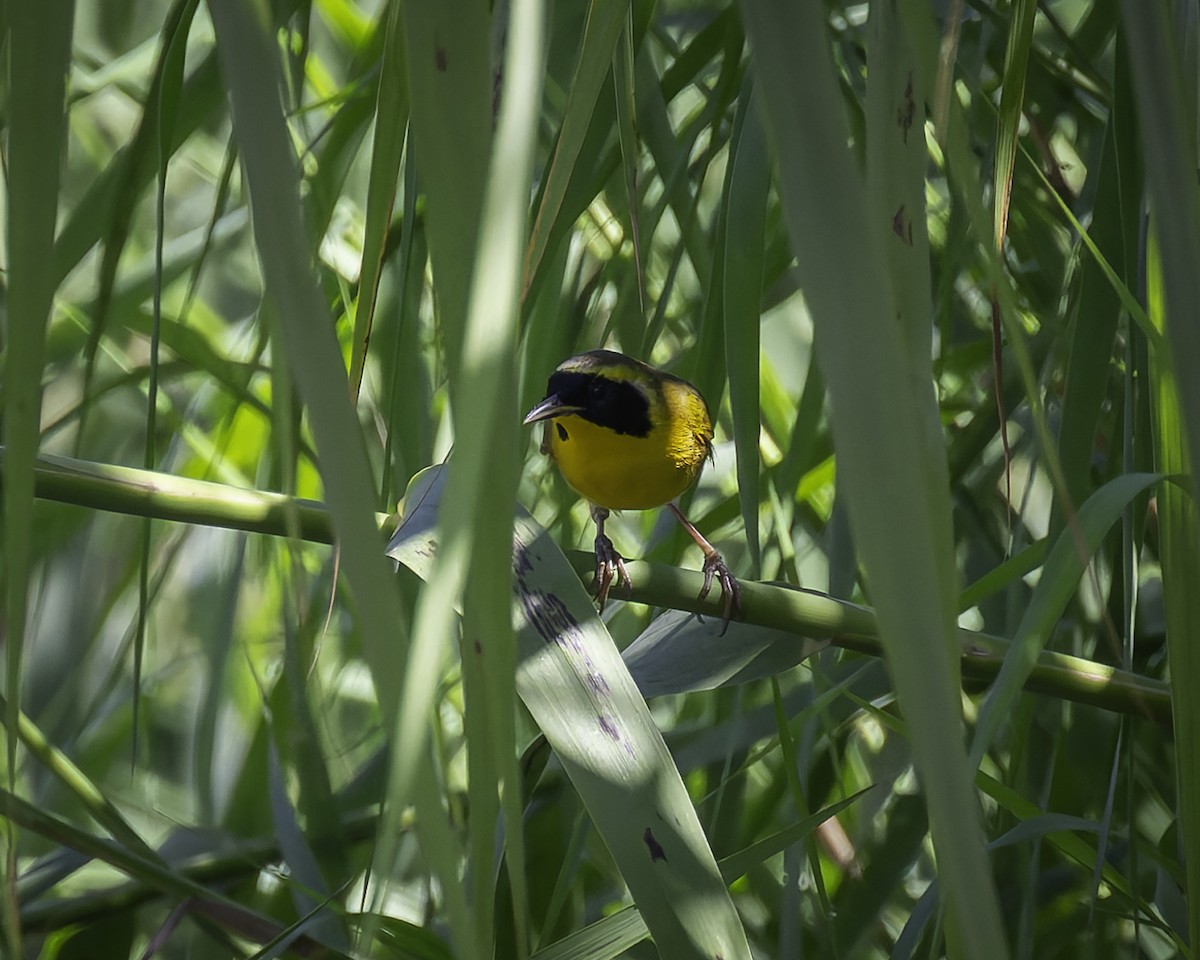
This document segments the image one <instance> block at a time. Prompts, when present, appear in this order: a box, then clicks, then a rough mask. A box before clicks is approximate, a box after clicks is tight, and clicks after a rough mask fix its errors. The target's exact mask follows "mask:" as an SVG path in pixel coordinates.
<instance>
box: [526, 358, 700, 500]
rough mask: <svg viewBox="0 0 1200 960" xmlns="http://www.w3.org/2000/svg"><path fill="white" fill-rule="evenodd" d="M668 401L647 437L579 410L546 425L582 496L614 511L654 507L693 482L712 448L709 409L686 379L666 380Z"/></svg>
mask: <svg viewBox="0 0 1200 960" xmlns="http://www.w3.org/2000/svg"><path fill="white" fill-rule="evenodd" d="M662 400H663V403H662V404H655V405H654V407H653V408H652V427H651V430H650V433H649V434H648V435H646V436H643V437H637V436H631V435H629V434H622V433H617V432H616V431H615V430H612V429H610V428H608V427H602V426H598V425H597V424H594V423H592V422H590V421H588V420H584V419H583V418H582V417H579V416H575V415H574V414H570V415H567V416H561V417H555V418H554V419H552V420H550V421H548V422H547V423H546V439H547V446H548V447H549V451H550V455H551V456H552V457H554V460H555V462H556V463H557V464H558V468H559V470H561V471H562V475H563V477H564V478H565V479H566V481H567V483H569V484H570V485H571V487H572V488H573V489H574V490H576V491H577V492H578V493H579V494H580V496H582V497H585V498H586V499H588V500H590V501H591V502H592V503H594V504H597V505H598V506H601V507H607V508H608V509H610V510H648V509H650V508H651V507H659V506H662V505H663V504H664V503H667V502H668V501H670V500H674V499H675V498H676V497H677V496H679V495H680V494H681V493H683V491H684V490H686V489H687V488H688V487H689V486H691V484H692V483H693V482H694V481H695V479H696V477H697V476H698V475H699V473H700V469H701V467H703V466H704V460H705V458H706V457H707V456H708V453H709V450H710V449H711V446H712V436H713V430H712V423H711V422H710V421H709V418H708V411H707V409H706V408H705V405H704V401H703V399H701V397H700V395H699V394H698V393H696V392H695V390H694V389H692V388H691V387H690V386H689V385H688V384H685V383H683V382H682V381H679V382H676V381H669V382H667V383H664V384H663V394H662Z"/></svg>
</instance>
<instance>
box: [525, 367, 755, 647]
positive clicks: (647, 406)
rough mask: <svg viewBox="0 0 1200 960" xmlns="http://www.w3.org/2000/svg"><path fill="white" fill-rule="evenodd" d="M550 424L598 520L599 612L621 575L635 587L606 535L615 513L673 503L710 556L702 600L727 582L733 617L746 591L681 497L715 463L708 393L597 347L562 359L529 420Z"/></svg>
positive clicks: (565, 468) (564, 462) (557, 453)
mask: <svg viewBox="0 0 1200 960" xmlns="http://www.w3.org/2000/svg"><path fill="white" fill-rule="evenodd" d="M538 421H545V424H546V427H545V432H544V434H543V436H542V453H545V454H549V455H550V457H551V458H553V460H554V462H555V463H556V464H558V469H559V470H560V471H561V472H562V475H563V478H564V479H565V480H566V481H567V483H569V484H570V485H571V487H572V488H573V489H574V490H575V491H576V492H577V493H578V494H579V495H580V496H582V497H583V498H585V499H586V500H587V501H588V502H589V503H590V504H591V512H592V519H593V520H594V521H595V522H596V588H597V591H596V592H597V597H598V599H599V601H600V609H601V610H603V609H604V603H605V601H606V600H607V599H608V590H609V587H610V586H611V585H612V582H613V579H614V578H617V577H619V578H620V580H621V583H622V584H624V585H625V587H626V588H627V589H628V588H630V587H631V586H632V585H631V584H630V581H629V574H628V572H627V571H626V569H625V561H624V558H623V557H622V556H621V555H620V554H619V553H617V551H616V550H615V549H614V547H613V543H612V541H611V540H610V539H609V538H608V537H607V536H605V535H604V521H605V520H607V519H608V515H609V512H610V511H612V510H649V509H651V508H652V507H661V506H662V505H663V504H666V505H668V506H669V507H670V508H671V510H672V512H673V513H674V514H675V516H676V517H677V518H678V519H679V522H680V523H682V524H683V526H684V529H686V530H687V532H688V533H689V534H691V536H692V539H693V540H695V541H696V543H697V544H698V545H699V547H700V549H701V550H702V551H703V552H704V587H703V589H701V591H700V597H701V599H703V598H704V597H706V596H708V592H709V590H710V589H711V588H712V582H713V580H714V579H716V580H717V582H718V583H720V585H721V597H722V599H723V601H724V608H725V622H726V626H728V623H729V619H730V617H731V616H732V615H733V613H734V612H735V611H738V610H739V608H740V598H741V592H740V590H739V588H738V583H737V580H735V579H734V577H733V575H732V574H731V573H730V572H729V568H728V567H727V566H726V565H725V561H724V559H723V558H722V557H721V554H720V553H718V552H717V550H716V548H715V547H713V545H712V544H711V543H709V542H708V541H707V540H706V539H705V538H704V536H703V535H702V534H701V533H700V531H699V530H697V529H696V528H695V527H694V526H693V525H692V524H691V523H690V522H688V519H687V518H686V517H685V516H684V515H683V513H682V511H680V509H679V507H678V506H676V505H675V503H673V502H672V501H674V499H675V498H676V497H678V496H679V495H680V494H681V493H683V491H685V490H686V489H687V488H688V487H690V486H691V485H692V484H693V483H694V482H695V481H696V478H697V477H698V476H699V475H700V470H701V468H702V467H703V466H704V461H705V460H709V459H712V438H713V427H712V420H711V419H710V417H709V415H708V406H707V405H706V404H705V402H704V397H702V396H701V395H700V391H699V390H697V389H696V388H695V387H694V386H692V385H691V384H690V383H688V382H687V381H686V380H682V379H680V378H679V377H676V376H673V375H672V374H669V373H667V372H665V371H663V370H658V369H656V368H654V367H651V366H649V365H648V364H645V363H642V362H641V361H640V360H634V359H633V358H632V357H627V356H625V354H623V353H616V352H614V351H612V350H591V351H589V352H588V353H581V354H579V355H578V356H575V357H570V358H569V359H567V360H564V361H563V362H562V363H560V364H559V365H558V367H557V368H556V369H555V371H554V373H552V374H551V375H550V381H549V383H548V384H547V386H546V398H545V399H544V400H543V401H542V402H541V403H539V404H538V405H537V406H536V407H534V408H533V409H532V410H530V411H529V413H528V414H526V416H525V423H526V424H530V423H536V422H538Z"/></svg>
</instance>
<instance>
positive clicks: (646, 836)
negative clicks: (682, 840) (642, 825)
mask: <svg viewBox="0 0 1200 960" xmlns="http://www.w3.org/2000/svg"><path fill="white" fill-rule="evenodd" d="M642 842H643V843H645V844H646V847H647V848H648V849H649V850H650V859H651V860H652V861H657V860H663V861H666V859H667V852H666V851H665V850H664V849H663V848H662V844H661V843H659V842H658V841H657V840H655V839H654V831H653V830H651V829H650V828H649V827H647V828H646V832H645V833H643V834H642Z"/></svg>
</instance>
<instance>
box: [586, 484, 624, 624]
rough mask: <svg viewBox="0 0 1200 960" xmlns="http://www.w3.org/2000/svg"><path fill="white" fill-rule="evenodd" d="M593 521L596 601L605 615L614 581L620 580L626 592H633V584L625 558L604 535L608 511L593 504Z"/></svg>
mask: <svg viewBox="0 0 1200 960" xmlns="http://www.w3.org/2000/svg"><path fill="white" fill-rule="evenodd" d="M592 519H593V520H594V521H596V599H597V600H598V601H599V602H600V612H601V613H603V612H604V604H605V603H607V602H608V588H609V587H611V586H612V582H613V580H614V579H620V581H621V583H622V585H623V586H624V587H625V589H626V590H633V584H632V583H631V582H630V581H629V571H627V570H626V569H625V558H624V557H622V556H621V555H620V554H619V553H617V551H616V548H615V547H614V546H613V542H612V541H611V540H609V539H608V537H606V536H605V535H604V521H605V520H607V519H608V509H607V508H605V507H598V506H596V505H595V504H592Z"/></svg>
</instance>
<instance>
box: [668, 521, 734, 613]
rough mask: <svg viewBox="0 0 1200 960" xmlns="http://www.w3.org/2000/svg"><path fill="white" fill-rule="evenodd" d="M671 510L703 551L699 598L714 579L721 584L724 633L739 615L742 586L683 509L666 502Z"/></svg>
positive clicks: (704, 595)
mask: <svg viewBox="0 0 1200 960" xmlns="http://www.w3.org/2000/svg"><path fill="white" fill-rule="evenodd" d="M667 506H668V507H670V508H671V512H672V513H674V514H675V517H676V519H677V520H678V521H679V522H680V523H682V524H683V529H684V530H686V531H687V532H688V533H689V534H691V536H692V539H693V540H695V541H696V545H697V546H698V547H699V548H700V549H701V551H703V553H704V586H703V587H701V588H700V599H701V600H703V599H704V598H705V597H707V596H708V591H709V590H711V589H712V583H713V580H714V579H715V580H716V581H717V583H719V584H720V585H721V599H722V600H723V601H724V611H723V613H724V617H725V626H724V627H722V628H721V635H722V636H724V635H725V631H726V630H728V629H729V621H730V620H731V619H732V618H733V615H734V614H735V613H736V614H738V615H741V612H742V588H741V587H739V586H738V582H737V580H736V579H735V577H734V576H733V574H732V573H730V572H729V567H727V566H726V565H725V559H724V558H723V557H722V556H721V554H720V552H719V551H718V550H717V548H716V547H714V546H713V545H712V544H711V543H709V542H708V541H707V540H706V539H705V538H704V534H702V533H701V532H700V531H699V530H697V529H696V527H695V525H694V524H693V523H692V522H691V521H690V520H688V518H687V517H685V516H684V515H683V511H682V510H680V509H679V507H677V506H676V505H675V504H674V503H668V504H667Z"/></svg>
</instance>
